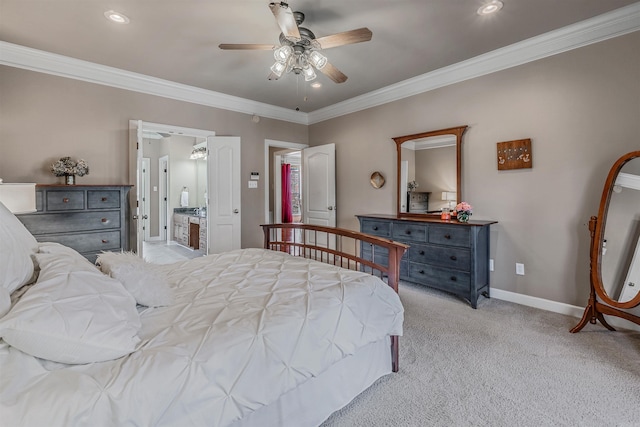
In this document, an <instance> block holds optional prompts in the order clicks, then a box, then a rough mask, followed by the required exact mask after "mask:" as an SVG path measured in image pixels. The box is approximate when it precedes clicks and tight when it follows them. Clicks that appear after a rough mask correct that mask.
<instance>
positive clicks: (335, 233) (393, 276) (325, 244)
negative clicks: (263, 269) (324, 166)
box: [262, 224, 409, 372]
mask: <svg viewBox="0 0 640 427" xmlns="http://www.w3.org/2000/svg"><path fill="white" fill-rule="evenodd" d="M262 229H263V231H264V248H265V249H271V250H274V251H281V252H287V253H289V254H291V255H295V256H301V257H304V258H311V259H314V260H317V261H322V262H324V263H327V264H332V265H337V266H340V267H343V268H348V269H350V270H359V271H365V272H367V273H370V274H373V275H375V276H378V277H380V278H382V279H386V283H387V284H388V285H389V286H390V287H391V288H393V290H394V291H396V292H398V280H399V277H400V260H401V259H402V255H404V253H405V252H406V250H407V249H408V248H409V246H407V245H405V244H402V243H398V242H394V241H393V240H389V239H383V238H381V237H376V236H371V235H369V234H364V233H360V232H358V231H351V230H346V229H343V228H335V227H323V226H319V225H310V224H263V225H262ZM391 358H392V370H393V372H398V367H399V366H398V337H397V336H395V335H394V336H392V337H391Z"/></svg>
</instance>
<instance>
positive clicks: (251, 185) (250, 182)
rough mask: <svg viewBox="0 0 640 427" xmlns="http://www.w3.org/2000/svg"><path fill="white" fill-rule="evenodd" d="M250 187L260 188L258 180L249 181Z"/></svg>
mask: <svg viewBox="0 0 640 427" xmlns="http://www.w3.org/2000/svg"><path fill="white" fill-rule="evenodd" d="M249 188H258V181H249Z"/></svg>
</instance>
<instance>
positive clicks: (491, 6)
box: [478, 0, 504, 16]
mask: <svg viewBox="0 0 640 427" xmlns="http://www.w3.org/2000/svg"><path fill="white" fill-rule="evenodd" d="M502 6H504V3H502V2H501V1H500V0H493V1H491V2H489V3H487V4H485V5H482V6H480V8H479V9H478V15H481V16H483V15H491V14H492V13H495V12H497V11H499V10H500V9H502Z"/></svg>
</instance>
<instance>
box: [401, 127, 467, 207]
mask: <svg viewBox="0 0 640 427" xmlns="http://www.w3.org/2000/svg"><path fill="white" fill-rule="evenodd" d="M467 128H468V126H466V125H465V126H456V127H452V128H447V129H439V130H432V131H430V132H422V133H414V134H412V135H403V136H396V137H395V138H392V139H393V140H394V141H395V143H396V151H397V154H396V160H397V164H396V172H397V176H396V216H397V217H398V218H411V217H414V218H424V217H425V216H438V217H439V216H440V214H433V213H432V214H429V213H409V212H401V211H400V203H401V195H400V162H401V161H402V156H401V152H402V144H403V143H405V142H407V141H412V140H414V139H422V138H427V137H430V136H442V135H455V136H456V199H457V200H456V204H458V203H460V201H462V135H463V134H464V132H465V131H466V130H467Z"/></svg>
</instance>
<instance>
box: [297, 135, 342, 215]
mask: <svg viewBox="0 0 640 427" xmlns="http://www.w3.org/2000/svg"><path fill="white" fill-rule="evenodd" d="M302 177H303V178H302V187H303V191H302V198H303V202H302V204H303V205H304V215H303V222H304V223H305V224H313V225H323V226H327V227H335V226H336V146H335V144H327V145H320V146H317V147H310V148H305V149H304V150H302Z"/></svg>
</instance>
